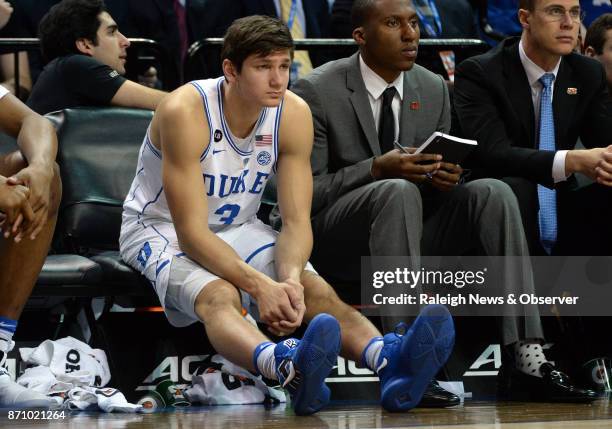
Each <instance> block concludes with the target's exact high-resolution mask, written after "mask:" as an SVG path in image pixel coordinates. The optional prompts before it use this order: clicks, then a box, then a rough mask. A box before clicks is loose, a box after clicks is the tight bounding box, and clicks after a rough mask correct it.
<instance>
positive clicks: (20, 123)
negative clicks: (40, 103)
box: [0, 94, 57, 239]
mask: <svg viewBox="0 0 612 429" xmlns="http://www.w3.org/2000/svg"><path fill="white" fill-rule="evenodd" d="M0 128H1V129H2V131H4V132H5V133H7V134H9V135H11V136H13V137H16V138H17V145H18V146H19V149H20V150H21V153H22V154H23V156H24V157H25V159H26V161H27V163H28V166H27V167H26V168H24V169H23V170H21V171H19V172H18V173H16V174H14V175H13V176H11V178H9V182H10V183H12V184H14V185H24V186H26V187H27V188H29V199H28V201H29V203H30V205H31V207H32V210H33V211H34V218H33V219H32V220H31V222H29V223H27V224H25V225H24V229H23V234H25V235H27V236H29V237H30V239H35V238H36V236H37V235H38V233H39V232H40V230H41V229H42V227H43V226H44V224H45V223H46V221H47V216H48V210H49V203H50V196H51V184H52V179H53V176H54V174H55V157H56V155H57V136H56V134H55V129H54V128H53V125H51V123H50V122H49V121H48V120H47V119H45V118H43V117H42V116H40V115H39V114H37V113H35V112H33V111H32V110H30V109H29V108H28V107H27V106H26V105H25V104H23V103H22V102H21V101H19V100H18V99H17V98H16V97H15V96H13V95H11V94H6V95H5V96H4V97H2V99H0ZM17 226H18V225H17ZM18 236H19V234H18Z"/></svg>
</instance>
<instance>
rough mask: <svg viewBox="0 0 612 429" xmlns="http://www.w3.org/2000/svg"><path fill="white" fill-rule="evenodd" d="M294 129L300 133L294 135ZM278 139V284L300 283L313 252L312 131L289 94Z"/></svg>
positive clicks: (302, 110) (305, 114)
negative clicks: (311, 215)
mask: <svg viewBox="0 0 612 429" xmlns="http://www.w3.org/2000/svg"><path fill="white" fill-rule="evenodd" d="M296 129H299V130H300V132H299V133H296V132H295V130H296ZM279 135H280V152H279V159H278V168H277V182H276V184H277V185H276V186H277V191H278V202H279V209H280V213H281V218H282V220H283V226H282V229H281V231H280V234H279V235H278V238H277V240H276V247H275V264H276V272H277V275H278V278H279V279H281V280H286V279H291V280H294V281H296V282H298V283H299V282H300V278H301V275H302V271H303V270H304V267H305V266H306V262H308V258H309V257H310V252H311V251H312V229H311V226H310V207H311V201H312V172H311V169H310V153H311V151H312V142H313V128H312V117H311V114H310V109H309V108H308V105H307V104H306V103H305V102H304V101H303V100H302V99H300V98H299V97H297V96H296V95H295V94H292V93H290V92H289V91H288V92H287V95H286V96H285V105H284V107H283V117H282V122H281V126H280V132H279Z"/></svg>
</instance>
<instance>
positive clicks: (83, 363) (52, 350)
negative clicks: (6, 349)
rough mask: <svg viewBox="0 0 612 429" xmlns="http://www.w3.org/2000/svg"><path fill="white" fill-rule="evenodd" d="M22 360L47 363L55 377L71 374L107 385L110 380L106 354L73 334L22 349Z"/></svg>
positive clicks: (45, 364) (88, 381)
mask: <svg viewBox="0 0 612 429" xmlns="http://www.w3.org/2000/svg"><path fill="white" fill-rule="evenodd" d="M19 353H20V354H21V359H22V360H23V361H25V362H26V363H28V364H31V365H42V366H47V367H49V368H50V369H51V372H52V373H53V374H54V375H55V376H60V375H71V376H74V377H77V378H78V379H79V380H83V381H85V380H87V382H86V384H87V385H89V386H99V387H103V386H106V384H107V383H108V382H109V381H110V378H111V375H110V369H109V367H108V360H107V359H106V353H104V351H103V350H100V349H92V348H91V347H90V346H89V345H87V344H85V343H84V342H82V341H79V340H77V339H75V338H72V337H66V338H62V339H59V340H57V341H52V340H45V341H43V342H42V344H41V345H40V346H38V347H36V348H33V349H32V348H20V349H19Z"/></svg>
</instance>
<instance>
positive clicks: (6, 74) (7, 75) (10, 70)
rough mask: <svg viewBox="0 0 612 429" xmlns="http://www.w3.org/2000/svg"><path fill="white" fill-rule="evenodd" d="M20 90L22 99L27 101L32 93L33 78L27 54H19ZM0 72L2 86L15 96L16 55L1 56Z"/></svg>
mask: <svg viewBox="0 0 612 429" xmlns="http://www.w3.org/2000/svg"><path fill="white" fill-rule="evenodd" d="M18 55H19V60H18V61H19V90H20V94H19V96H20V99H22V100H26V99H27V98H28V96H29V95H30V92H31V91H32V77H31V76H30V63H29V61H28V53H27V52H19V54H18ZM0 70H1V72H2V78H3V82H2V85H3V86H4V87H6V88H8V90H9V91H11V94H13V95H15V94H16V92H17V90H16V86H15V85H16V84H17V82H16V80H15V55H14V54H3V55H0Z"/></svg>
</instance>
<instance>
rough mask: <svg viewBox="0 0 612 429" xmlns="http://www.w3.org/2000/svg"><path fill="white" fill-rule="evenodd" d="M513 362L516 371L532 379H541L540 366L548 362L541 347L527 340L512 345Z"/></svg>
mask: <svg viewBox="0 0 612 429" xmlns="http://www.w3.org/2000/svg"><path fill="white" fill-rule="evenodd" d="M514 361H515V364H516V369H518V370H519V371H521V372H523V373H525V374H527V375H533V376H534V377H542V373H541V372H540V366H541V365H542V364H543V363H545V362H548V360H547V359H546V356H544V349H542V346H541V345H540V344H538V343H537V342H535V341H533V342H532V341H529V340H526V341H517V342H516V343H514Z"/></svg>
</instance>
